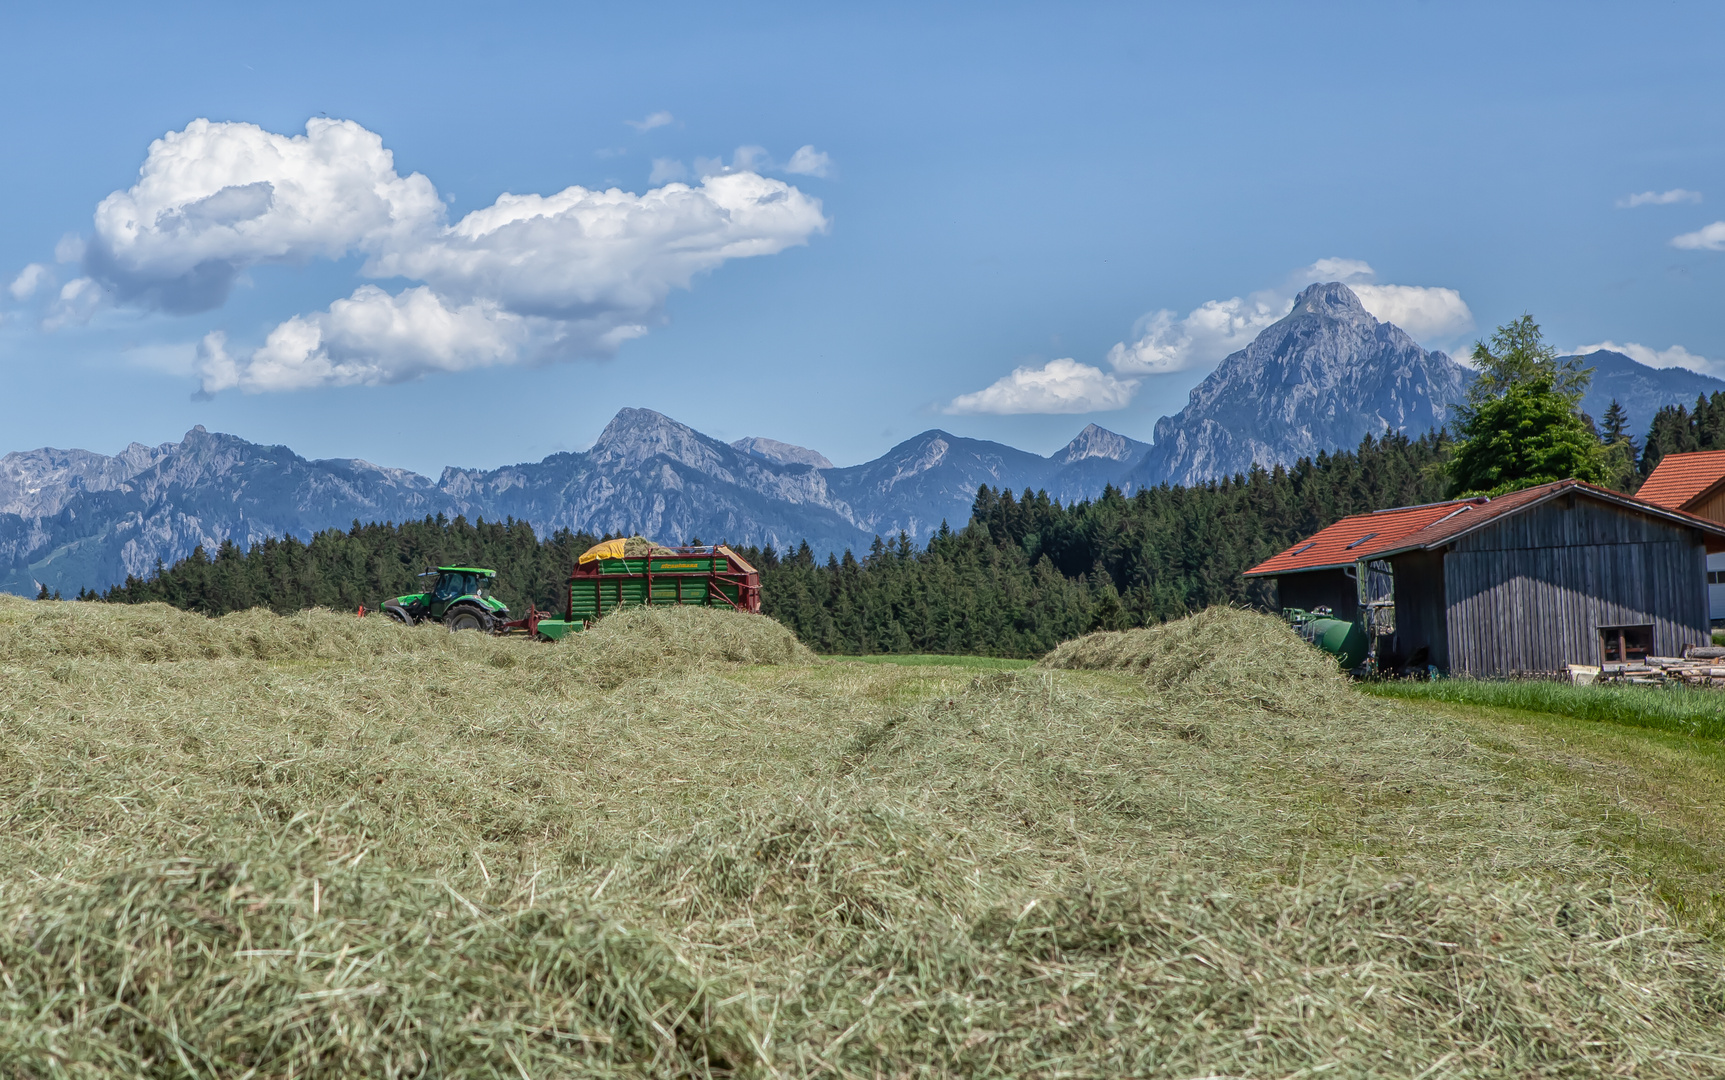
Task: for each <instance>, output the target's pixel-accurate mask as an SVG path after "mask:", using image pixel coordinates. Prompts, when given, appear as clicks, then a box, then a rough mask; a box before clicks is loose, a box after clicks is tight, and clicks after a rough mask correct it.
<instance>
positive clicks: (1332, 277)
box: [1289, 258, 1378, 292]
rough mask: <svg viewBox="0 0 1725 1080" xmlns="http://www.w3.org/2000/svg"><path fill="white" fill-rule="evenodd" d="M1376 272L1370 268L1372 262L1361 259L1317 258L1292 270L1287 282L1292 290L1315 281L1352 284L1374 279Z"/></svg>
mask: <svg viewBox="0 0 1725 1080" xmlns="http://www.w3.org/2000/svg"><path fill="white" fill-rule="evenodd" d="M1377 276H1378V272H1377V271H1376V270H1373V269H1372V264H1371V263H1368V262H1366V261H1365V260H1363V259H1339V258H1331V259H1319V260H1318V261H1317V262H1314V263H1313V264H1312V265H1310V266H1306V267H1301V268H1300V269H1298V270H1296V271H1294V273H1293V275H1292V276H1291V277H1290V279H1289V284H1290V286H1291V288H1292V289H1293V291H1294V292H1298V291H1300V290H1301V289H1303V288H1305V287H1306V286H1307V285H1310V284H1312V283H1313V282H1315V281H1339V282H1341V283H1342V284H1343V285H1352V284H1354V283H1355V282H1359V281H1373V280H1376V278H1377Z"/></svg>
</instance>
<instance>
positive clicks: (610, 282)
mask: <svg viewBox="0 0 1725 1080" xmlns="http://www.w3.org/2000/svg"><path fill="white" fill-rule="evenodd" d="M825 227H826V219H825V218H824V217H823V216H822V215H821V209H820V203H819V201H818V200H816V199H812V198H810V197H809V196H807V195H805V194H803V193H802V192H800V191H798V190H797V189H796V188H794V187H792V186H790V185H789V184H786V183H785V182H784V181H782V180H774V179H771V178H768V177H764V176H760V175H758V174H755V173H749V172H742V173H730V174H727V175H724V176H712V177H708V178H707V179H706V180H704V181H702V183H701V184H700V186H698V187H690V186H689V185H687V184H667V185H665V186H664V187H661V188H655V189H653V190H651V191H648V192H647V193H646V194H644V195H635V194H632V193H630V192H626V191H619V190H617V189H616V188H612V189H610V190H608V191H592V190H589V189H587V188H583V187H571V188H567V189H565V190H563V191H560V192H558V193H557V194H555V195H503V196H500V197H499V198H498V200H497V201H496V202H495V203H493V204H492V205H490V206H488V207H485V208H483V209H480V210H475V211H473V212H472V213H470V214H468V215H467V216H466V217H464V218H462V219H461V220H460V221H458V222H456V223H455V224H454V225H453V226H450V227H449V228H446V229H443V230H440V231H439V232H438V233H437V235H435V236H433V237H427V238H424V239H422V240H420V241H418V242H416V243H414V244H412V245H403V246H401V247H399V248H392V249H390V250H387V251H385V252H382V253H380V254H379V255H377V256H374V257H373V258H372V259H371V260H370V261H369V262H368V263H367V267H366V268H367V272H369V273H371V274H373V275H375V276H379V277H396V276H401V277H408V278H413V279H415V280H418V281H424V282H427V283H429V284H430V285H431V286H432V287H433V288H435V289H436V290H437V291H438V292H439V293H440V294H442V295H444V296H447V297H452V298H454V299H456V300H459V301H466V300H471V299H479V298H490V299H494V300H496V301H498V302H499V303H500V304H502V306H504V307H505V308H507V309H508V310H510V311H514V312H518V313H521V314H528V315H543V316H549V317H553V318H558V319H565V320H586V319H592V318H595V317H599V318H607V319H614V318H622V319H626V320H629V321H637V322H638V321H641V320H642V319H644V318H645V317H647V316H648V315H650V314H651V313H652V312H654V311H655V310H656V309H657V308H658V306H659V305H660V304H661V303H662V302H663V301H664V299H665V297H666V296H667V294H668V293H669V292H670V291H671V289H673V288H687V287H688V285H689V283H690V281H691V279H693V278H694V276H695V275H696V274H699V273H701V272H702V271H706V270H711V269H713V268H715V267H717V266H718V265H719V264H721V263H723V262H725V261H727V260H730V259H738V258H747V257H749V256H755V255H772V254H775V253H777V252H780V251H783V250H784V249H786V248H788V247H791V246H793V245H796V244H801V243H804V242H806V241H807V240H808V238H809V236H811V235H812V234H814V233H817V232H819V231H821V230H822V229H824V228H825Z"/></svg>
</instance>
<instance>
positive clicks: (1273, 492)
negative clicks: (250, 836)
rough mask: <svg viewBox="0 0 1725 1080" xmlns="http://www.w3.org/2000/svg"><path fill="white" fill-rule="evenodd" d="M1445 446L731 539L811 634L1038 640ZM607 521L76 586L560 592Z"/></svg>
mask: <svg viewBox="0 0 1725 1080" xmlns="http://www.w3.org/2000/svg"><path fill="white" fill-rule="evenodd" d="M1447 451H1448V440H1447V438H1446V437H1445V436H1444V435H1443V434H1442V433H1435V434H1431V435H1427V436H1425V437H1423V438H1420V439H1408V438H1406V437H1405V436H1400V435H1390V436H1385V437H1383V438H1381V439H1378V438H1367V439H1366V440H1364V441H1363V442H1362V443H1361V444H1360V445H1359V447H1358V448H1357V449H1355V450H1352V451H1344V452H1340V453H1335V454H1327V453H1325V454H1319V455H1317V456H1316V457H1313V458H1308V459H1303V460H1301V461H1300V462H1298V463H1297V464H1295V465H1294V466H1293V467H1292V468H1283V467H1280V466H1278V467H1276V468H1274V469H1270V470H1265V469H1261V468H1254V469H1253V470H1252V471H1251V472H1250V473H1247V474H1244V475H1240V476H1235V477H1231V478H1227V479H1224V480H1219V481H1215V482H1213V483H1208V484H1201V485H1194V486H1190V487H1180V486H1172V485H1167V484H1164V485H1161V486H1159V487H1155V488H1147V489H1144V490H1142V491H1138V492H1136V493H1135V494H1132V495H1130V496H1128V495H1125V494H1122V493H1121V492H1120V491H1118V490H1116V489H1114V488H1112V487H1110V488H1108V489H1107V490H1105V491H1104V492H1103V494H1102V495H1101V497H1100V498H1097V499H1094V500H1085V501H1081V502H1076V503H1073V504H1071V505H1065V506H1063V505H1061V504H1060V503H1059V502H1058V501H1056V500H1054V499H1051V498H1049V496H1048V494H1047V493H1046V492H1033V491H1029V490H1026V491H1024V492H1022V493H1019V494H1017V495H1015V494H1014V493H1013V492H1011V491H1009V490H1001V489H996V488H992V487H988V486H986V485H985V486H983V487H981V488H980V489H979V490H978V491H977V495H976V499H975V502H974V505H973V506H972V510H971V516H970V520H969V521H968V522H967V523H965V524H964V525H963V526H962V527H960V528H958V529H953V528H950V527H947V526H945V525H943V526H942V527H941V529H940V530H939V531H938V532H937V533H936V534H935V535H934V536H933V537H931V538H930V539H929V540H928V542H927V543H926V544H924V545H917V544H913V543H912V542H911V541H910V539H909V538H908V537H907V536H905V535H903V534H900V535H899V536H898V537H896V538H894V539H892V540H885V539H880V538H877V539H876V541H875V543H874V544H873V546H872V547H871V548H870V550H869V551H867V552H866V553H864V554H863V555H862V556H861V557H860V558H859V557H858V556H857V555H856V554H855V553H853V552H850V551H846V552H845V553H844V554H843V555H842V556H840V555H836V554H835V555H830V556H828V558H827V559H826V560H825V561H824V562H823V561H820V560H818V559H817V558H816V557H815V554H814V552H813V551H812V550H811V549H810V548H809V546H808V544H806V543H804V544H802V545H801V546H800V547H798V548H797V549H796V550H794V551H791V552H784V553H781V552H778V551H775V550H774V549H773V548H771V547H765V548H761V547H753V546H745V547H740V548H739V549H738V550H739V553H740V554H741V555H742V556H743V557H744V558H746V559H748V560H749V561H750V562H752V563H754V564H755V566H756V567H758V568H759V569H760V571H761V575H762V609H763V611H764V612H765V613H766V614H768V615H770V616H772V617H773V618H776V619H778V620H779V621H781V622H783V623H785V625H787V626H789V627H790V628H791V629H792V630H793V631H794V632H795V633H796V634H797V636H798V637H800V638H801V639H802V640H803V641H805V642H807V643H808V644H809V645H810V646H811V647H813V648H814V649H816V650H817V651H821V652H827V653H881V652H943V653H971V654H977V655H993V656H1035V655H1039V654H1041V653H1043V652H1046V651H1047V650H1048V649H1051V648H1053V647H1054V646H1055V645H1056V644H1058V643H1059V642H1060V641H1063V640H1065V639H1067V638H1070V637H1074V636H1076V635H1078V634H1083V633H1086V632H1088V631H1090V630H1093V629H1098V628H1101V629H1116V628H1122V627H1126V626H1134V625H1143V624H1146V623H1152V622H1159V621H1162V620H1165V619H1169V618H1175V617H1178V616H1180V615H1183V614H1186V613H1187V612H1191V611H1195V610H1198V609H1200V608H1203V607H1205V606H1207V605H1210V604H1214V603H1257V604H1262V603H1265V602H1266V601H1268V600H1269V599H1270V598H1269V596H1268V595H1267V594H1266V593H1265V591H1264V590H1265V586H1263V585H1262V584H1248V583H1246V582H1245V580H1244V579H1243V578H1241V577H1240V572H1241V571H1242V570H1244V569H1246V568H1247V567H1249V566H1251V565H1252V564H1253V563H1256V562H1258V561H1260V560H1262V559H1265V558H1267V557H1269V556H1270V555H1272V554H1274V553H1275V552H1276V551H1279V550H1281V549H1282V548H1284V547H1286V546H1287V545H1288V544H1290V543H1292V542H1293V541H1294V540H1296V539H1298V538H1299V537H1300V536H1301V535H1304V534H1306V533H1309V532H1312V531H1314V530H1316V529H1320V528H1322V527H1324V526H1325V525H1328V524H1330V523H1331V522H1332V521H1335V520H1336V519H1337V518H1339V517H1342V516H1345V515H1347V514H1351V513H1359V512H1363V511H1366V510H1374V509H1378V508H1381V507H1385V506H1396V505H1402V504H1405V503H1409V502H1429V501H1431V500H1432V499H1435V498H1439V497H1441V495H1442V490H1443V483H1444V479H1443V473H1442V462H1443V459H1444V456H1445V454H1446V453H1447ZM605 538H606V537H600V536H594V535H591V534H588V533H582V532H570V531H567V530H560V531H558V532H555V533H553V534H551V535H550V536H548V537H545V538H543V539H541V538H540V537H538V536H537V535H536V534H535V532H534V530H533V528H532V526H530V525H529V524H527V523H526V522H521V521H502V522H485V521H479V522H472V523H470V522H468V521H466V520H465V519H463V518H460V517H457V518H455V519H453V520H449V519H445V518H442V517H436V518H426V519H424V520H422V521H413V522H406V523H403V524H399V525H397V524H361V523H359V522H355V523H354V524H353V526H352V528H350V529H347V530H345V531H344V530H340V529H329V530H325V531H323V532H319V533H317V534H316V535H314V536H312V537H311V539H310V540H308V541H301V540H299V539H296V538H294V537H282V538H272V539H268V540H265V541H263V542H261V543H258V544H255V545H253V546H252V547H251V548H250V549H249V550H248V549H242V548H241V547H240V546H239V545H238V544H235V543H233V542H232V541H227V542H224V543H223V544H222V545H221V546H220V547H218V548H217V549H216V550H215V551H214V552H213V553H211V552H208V551H206V550H205V549H204V548H202V547H200V548H198V549H196V550H194V551H193V552H192V554H191V555H189V556H187V557H186V558H184V559H181V560H179V561H177V562H175V563H174V564H173V565H171V566H169V565H163V564H160V563H158V565H157V567H156V569H155V570H154V571H153V572H152V573H150V574H148V575H143V576H136V575H134V576H129V577H127V579H126V580H125V581H124V582H123V583H121V584H119V585H116V586H114V587H113V588H111V589H109V590H107V591H106V592H104V593H100V594H97V593H95V592H90V591H86V592H84V593H81V594H80V599H101V600H106V601H110V602H117V603H147V602H151V601H160V602H163V603H168V604H172V605H174V606H175V607H180V608H185V609H187V610H192V611H199V612H203V613H205V614H209V615H221V614H225V613H227V612H230V611H239V610H244V609H246V608H250V607H266V608H269V609H271V610H273V611H277V612H280V613H284V614H285V613H288V612H293V611H298V610H301V609H304V608H308V607H326V608H334V609H337V610H350V611H351V610H356V609H357V608H359V607H360V606H361V605H364V606H366V607H370V608H375V607H376V606H377V605H378V604H379V603H380V602H381V601H382V600H384V599H387V598H389V597H392V596H397V595H400V594H403V593H408V592H416V591H419V590H420V589H421V588H422V587H423V585H422V584H421V582H420V579H419V577H418V575H419V574H421V573H422V572H423V571H424V570H425V569H426V568H428V567H432V566H437V565H475V566H485V567H490V568H493V569H496V570H497V571H498V575H499V588H498V595H499V596H500V597H501V598H502V599H503V600H504V601H505V602H506V603H508V604H509V605H510V607H511V608H512V609H513V610H514V611H516V612H520V611H523V610H525V605H526V602H527V601H531V602H533V603H535V604H537V605H538V606H539V607H541V608H544V609H550V610H560V609H561V608H562V606H563V593H564V587H565V586H564V583H565V582H566V580H567V578H568V574H569V569H570V567H571V566H573V565H574V563H575V559H576V557H577V556H579V555H580V553H581V552H583V551H585V550H586V549H587V548H588V547H590V546H592V545H593V544H595V543H597V542H599V541H600V540H601V539H605ZM661 539H663V538H661ZM688 539H689V540H690V541H691V542H698V540H697V538H692V537H691V538H688Z"/></svg>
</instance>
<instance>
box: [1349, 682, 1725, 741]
mask: <svg viewBox="0 0 1725 1080" xmlns="http://www.w3.org/2000/svg"><path fill="white" fill-rule="evenodd" d="M1358 686H1359V688H1360V689H1361V690H1363V691H1365V692H1366V693H1368V694H1375V695H1377V696H1378V697H1387V698H1401V699H1403V700H1409V701H1442V702H1447V703H1450V704H1455V705H1486V706H1491V707H1494V708H1499V709H1521V710H1523V711H1524V712H1538V713H1553V714H1556V715H1558V716H1569V717H1573V718H1575V719H1577V720H1593V721H1598V722H1599V723H1605V724H1622V725H1625V726H1628V727H1641V728H1652V729H1654V730H1657V731H1671V732H1677V733H1679V734H1683V735H1691V736H1694V737H1696V738H1701V739H1725V692H1722V691H1719V690H1693V689H1690V688H1688V687H1676V686H1674V687H1658V686H1572V685H1570V684H1568V683H1556V682H1491V681H1486V680H1476V679H1434V680H1432V681H1431V682H1416V681H1412V680H1408V681H1405V682H1403V681H1398V682H1368V683H1359V684H1358Z"/></svg>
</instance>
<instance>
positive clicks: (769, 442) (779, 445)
mask: <svg viewBox="0 0 1725 1080" xmlns="http://www.w3.org/2000/svg"><path fill="white" fill-rule="evenodd" d="M731 447H732V448H733V449H736V450H741V451H742V452H743V453H745V454H748V455H749V456H750V457H758V458H761V459H762V460H764V461H770V462H772V463H773V464H775V465H813V466H814V467H815V468H817V469H830V468H832V467H833V463H832V462H830V461H828V460H827V456H826V455H825V454H823V453H821V452H820V451H818V450H810V449H809V448H808V447H806V446H793V445H792V444H790V443H787V442H780V441H779V440H777V439H763V438H761V437H760V436H753V437H751V438H747V439H738V440H737V441H736V442H734V443H732V444H731Z"/></svg>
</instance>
